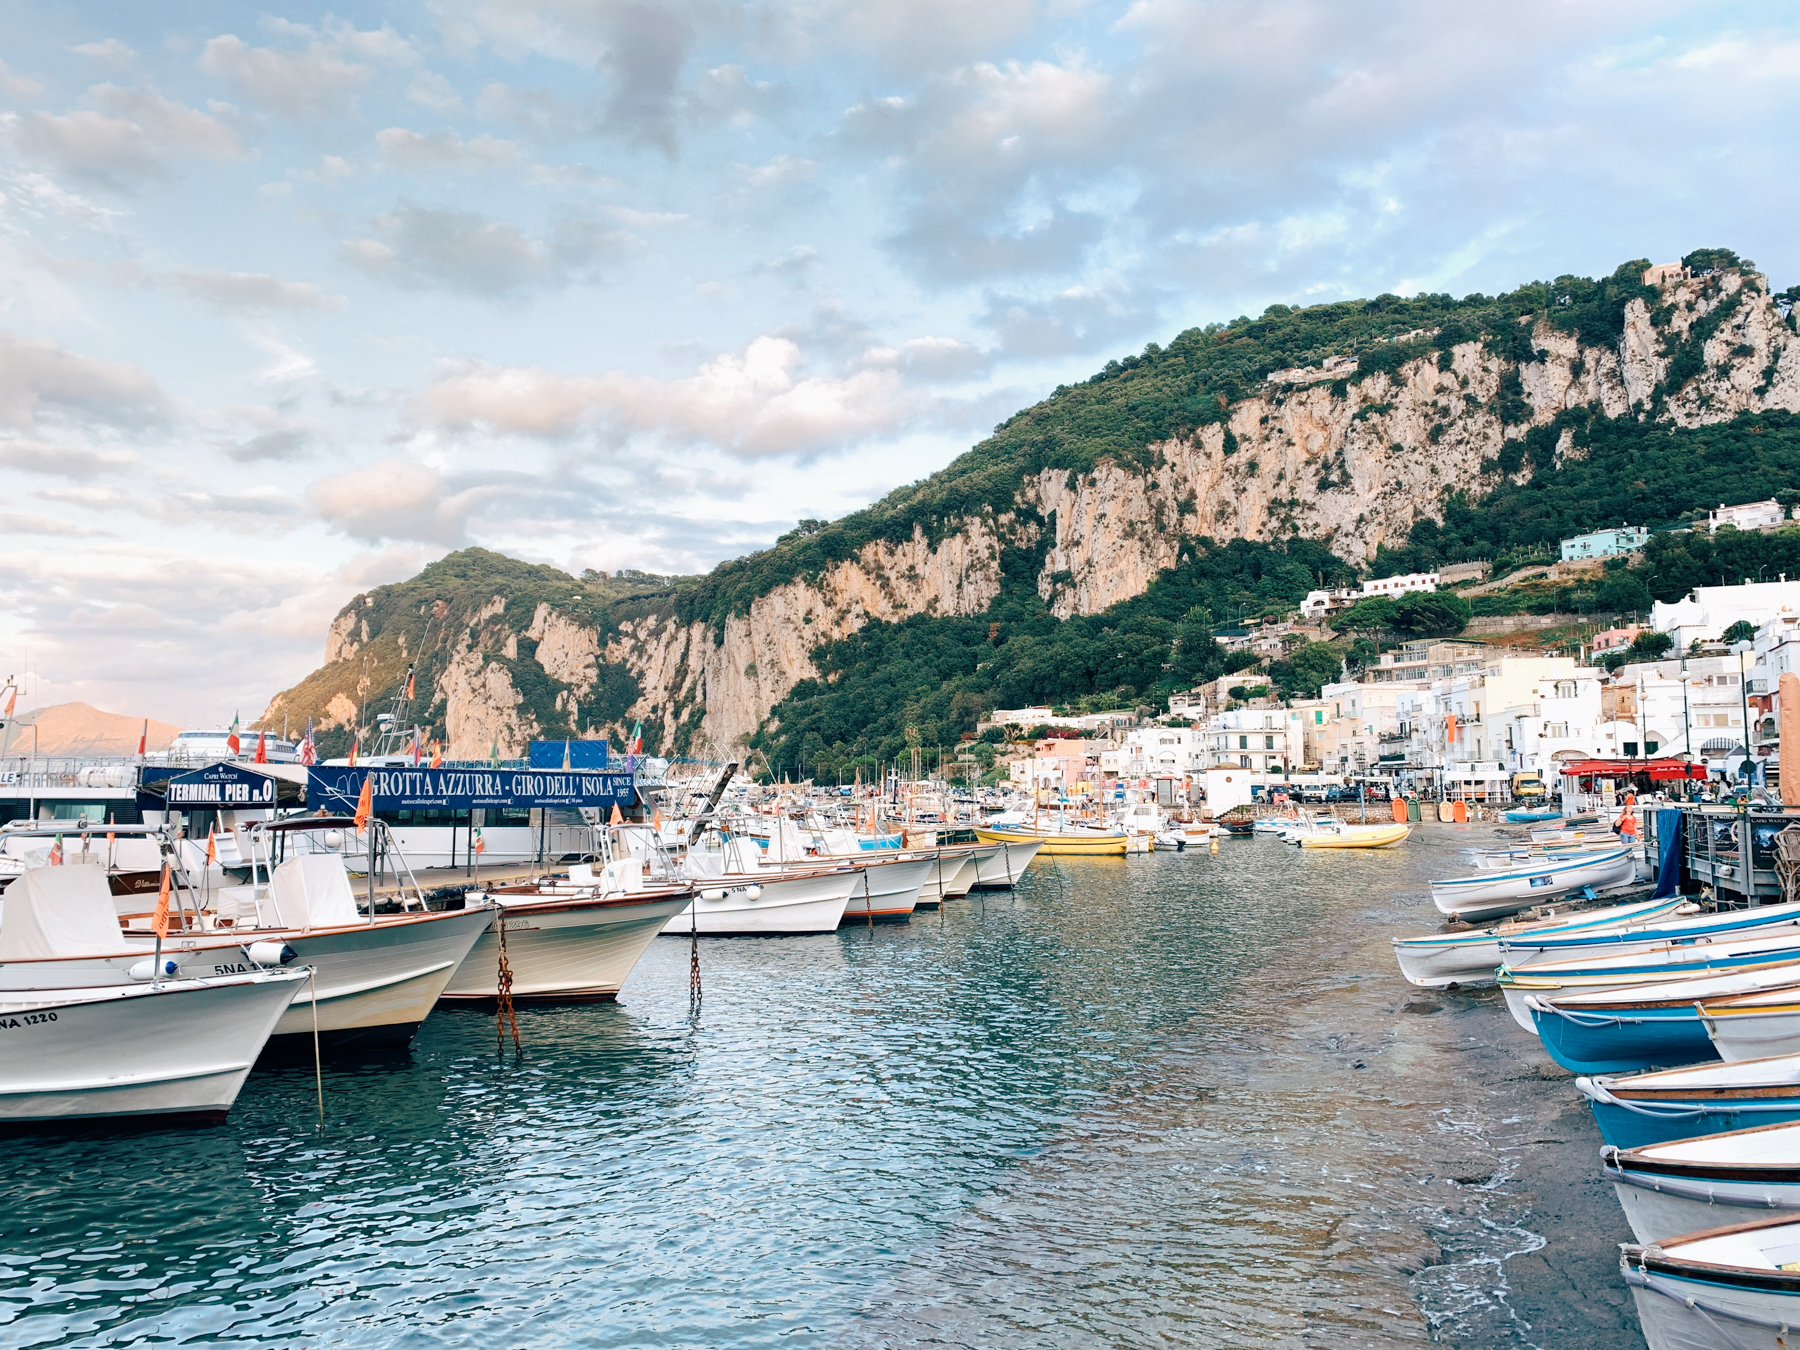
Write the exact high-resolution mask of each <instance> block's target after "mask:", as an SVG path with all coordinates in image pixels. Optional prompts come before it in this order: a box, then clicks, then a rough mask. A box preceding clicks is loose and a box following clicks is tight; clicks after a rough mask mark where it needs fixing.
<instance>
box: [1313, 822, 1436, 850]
mask: <svg viewBox="0 0 1800 1350" xmlns="http://www.w3.org/2000/svg"><path fill="white" fill-rule="evenodd" d="M1411 833H1412V826H1410V825H1340V826H1339V827H1338V828H1337V830H1336V831H1334V832H1321V833H1318V834H1307V835H1302V836H1301V838H1300V847H1301V848H1391V847H1392V846H1393V845H1395V844H1398V843H1399V842H1400V841H1401V840H1403V839H1405V838H1406V836H1407V835H1409V834H1411Z"/></svg>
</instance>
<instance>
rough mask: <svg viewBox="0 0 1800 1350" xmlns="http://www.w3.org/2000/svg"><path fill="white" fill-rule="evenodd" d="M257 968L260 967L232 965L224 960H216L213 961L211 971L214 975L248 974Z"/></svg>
mask: <svg viewBox="0 0 1800 1350" xmlns="http://www.w3.org/2000/svg"><path fill="white" fill-rule="evenodd" d="M257 969H260V967H257V966H244V965H234V964H230V963H228V962H224V961H216V962H214V963H213V968H212V973H213V974H215V975H248V974H250V973H251V972H252V971H254V970H257Z"/></svg>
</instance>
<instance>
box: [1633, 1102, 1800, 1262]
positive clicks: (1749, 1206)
mask: <svg viewBox="0 0 1800 1350" xmlns="http://www.w3.org/2000/svg"><path fill="white" fill-rule="evenodd" d="M1600 1170H1601V1172H1602V1173H1603V1174H1604V1175H1605V1177H1606V1179H1607V1180H1608V1181H1610V1182H1612V1184H1613V1192H1614V1193H1615V1194H1616V1195H1617V1196H1618V1197H1619V1206H1620V1208H1622V1209H1623V1210H1624V1211H1625V1218H1626V1220H1627V1221H1628V1222H1629V1223H1630V1224H1631V1231H1632V1234H1633V1235H1634V1236H1635V1237H1636V1238H1637V1240H1638V1241H1639V1242H1662V1241H1665V1240H1666V1239H1668V1238H1671V1237H1675V1236H1677V1235H1679V1234H1682V1233H1694V1232H1699V1231H1700V1230H1701V1229H1706V1228H1720V1227H1725V1226H1728V1225H1732V1224H1738V1223H1744V1222H1747V1221H1750V1220H1753V1219H1757V1218H1759V1217H1766V1216H1767V1215H1768V1214H1769V1212H1770V1211H1771V1210H1785V1211H1787V1213H1788V1215H1789V1217H1790V1218H1793V1219H1800V1124H1793V1125H1760V1126H1755V1127H1753V1128H1751V1129H1748V1130H1729V1131H1727V1132H1726V1133H1724V1134H1703V1135H1701V1136H1700V1137H1699V1138H1697V1139H1678V1140H1676V1141H1675V1142H1674V1143H1671V1144H1647V1145H1645V1146H1644V1147H1642V1148H1614V1147H1613V1146H1612V1145H1611V1144H1608V1145H1606V1146H1605V1147H1604V1148H1602V1149H1601V1150H1600Z"/></svg>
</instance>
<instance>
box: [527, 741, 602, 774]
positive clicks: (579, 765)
mask: <svg viewBox="0 0 1800 1350" xmlns="http://www.w3.org/2000/svg"><path fill="white" fill-rule="evenodd" d="M565 754H567V755H568V757H569V767H570V768H571V769H604V768H605V767H606V742H605V741H533V742H532V743H531V754H530V761H529V762H530V764H531V767H532V768H534V769H560V768H562V766H563V756H564V755H565Z"/></svg>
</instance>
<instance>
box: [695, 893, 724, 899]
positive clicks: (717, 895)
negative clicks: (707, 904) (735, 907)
mask: <svg viewBox="0 0 1800 1350" xmlns="http://www.w3.org/2000/svg"><path fill="white" fill-rule="evenodd" d="M700 898H701V899H702V900H723V899H724V898H725V892H724V891H701V892H700Z"/></svg>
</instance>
